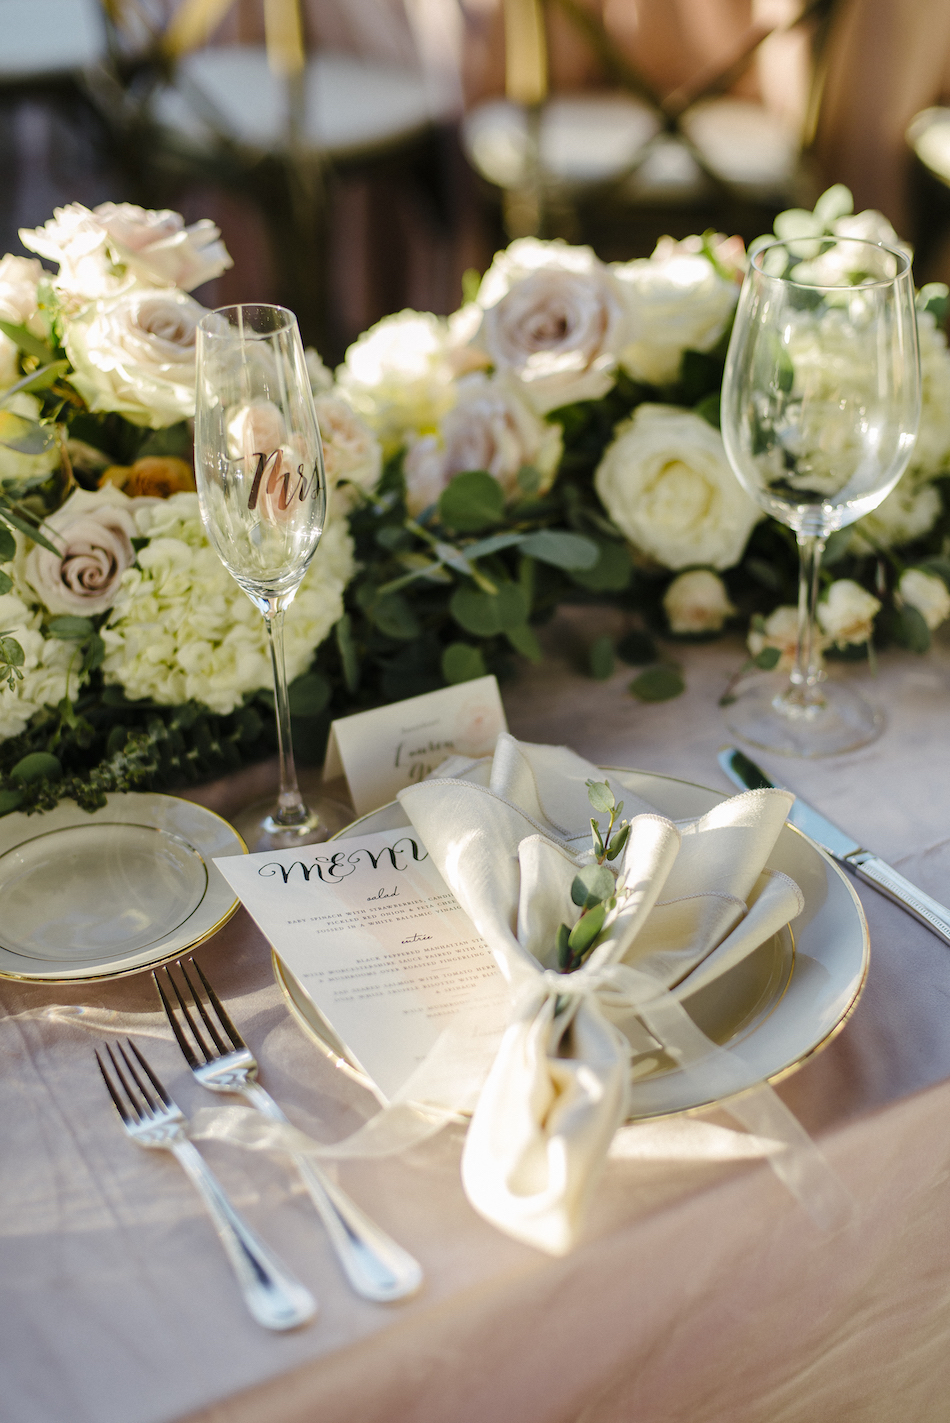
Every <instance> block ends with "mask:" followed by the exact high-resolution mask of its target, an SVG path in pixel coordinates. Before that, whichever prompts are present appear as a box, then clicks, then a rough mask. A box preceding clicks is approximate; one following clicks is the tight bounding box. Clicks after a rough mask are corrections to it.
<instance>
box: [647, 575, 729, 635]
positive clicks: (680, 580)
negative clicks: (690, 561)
mask: <svg viewBox="0 0 950 1423" xmlns="http://www.w3.org/2000/svg"><path fill="white" fill-rule="evenodd" d="M663 610H664V612H665V613H666V617H667V621H668V622H669V625H670V631H671V632H679V633H701V632H721V631H722V629H723V627H724V626H725V623H726V622H727V620H728V619H729V618H731V617H732V616H733V614H734V613H735V611H736V610H735V608H734V607H733V604H732V602H731V600H730V598H729V594H728V592H727V591H726V585H725V583H723V581H722V579H721V578H720V577H719V576H718V575H717V574H715V573H713V572H711V570H710V569H708V568H691V569H690V570H689V572H688V573H681V574H680V575H679V577H677V578H674V579H673V582H672V583H671V584H670V586H669V588H667V590H666V592H665V594H664V595H663Z"/></svg>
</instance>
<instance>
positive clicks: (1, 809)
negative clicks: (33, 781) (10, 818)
mask: <svg viewBox="0 0 950 1423" xmlns="http://www.w3.org/2000/svg"><path fill="white" fill-rule="evenodd" d="M22 804H23V792H22V791H0V815H9V814H10V812H11V810H16V809H17V807H18V806H20V805H22Z"/></svg>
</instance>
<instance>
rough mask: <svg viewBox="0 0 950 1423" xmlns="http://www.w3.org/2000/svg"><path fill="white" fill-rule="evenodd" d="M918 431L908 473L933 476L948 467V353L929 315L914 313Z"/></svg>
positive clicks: (927, 312)
mask: <svg viewBox="0 0 950 1423" xmlns="http://www.w3.org/2000/svg"><path fill="white" fill-rule="evenodd" d="M917 338H918V341H919V343H920V428H919V429H918V431H917V440H916V443H915V444H914V450H913V453H912V455H911V457H910V469H911V470H920V471H921V472H922V473H924V474H927V475H934V474H937V473H939V472H940V471H941V470H944V469H946V468H947V467H948V466H950V352H948V350H947V338H946V335H945V333H944V332H943V331H942V330H941V329H940V328H939V327H938V326H937V322H936V319H935V317H934V315H933V313H932V312H930V311H921V312H918V313H917Z"/></svg>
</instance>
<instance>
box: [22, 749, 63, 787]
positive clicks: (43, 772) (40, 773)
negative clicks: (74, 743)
mask: <svg viewBox="0 0 950 1423" xmlns="http://www.w3.org/2000/svg"><path fill="white" fill-rule="evenodd" d="M62 774H63V767H62V763H61V762H60V761H59V758H58V757H56V756H52V755H51V754H50V753H49V752H48V751H33V752H31V754H30V755H29V756H24V757H23V759H22V761H18V762H17V763H16V765H15V766H14V767H13V769H12V770H11V772H10V779H11V780H13V781H23V782H25V783H26V784H27V785H29V783H30V782H31V781H38V780H41V779H43V778H45V779H46V780H50V781H57V780H59V778H60V776H61V775H62Z"/></svg>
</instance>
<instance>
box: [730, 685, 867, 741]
mask: <svg viewBox="0 0 950 1423" xmlns="http://www.w3.org/2000/svg"><path fill="white" fill-rule="evenodd" d="M789 690H790V688H789V683H788V679H787V678H784V677H756V678H755V679H754V680H752V681H751V682H749V683H748V684H747V685H746V686H745V687H744V688H743V689H741V690H740V691H739V692H737V694H736V698H735V701H734V702H732V703H730V705H729V706H728V707H726V708H725V709H724V717H725V722H726V725H727V726H728V728H729V730H730V731H731V732H732V733H733V735H734V736H738V737H739V738H741V740H743V741H747V742H749V743H750V745H752V746H756V747H759V748H760V749H761V750H763V751H772V752H775V753H776V754H777V755H779V756H802V757H806V758H811V757H816V756H836V755H840V754H841V753H842V752H845V751H856V750H857V749H858V747H859V746H867V745H868V743H869V742H871V741H875V740H876V739H877V737H878V736H880V734H881V732H882V731H883V730H884V714H883V712H880V711H878V710H877V708H875V707H872V706H871V705H870V704H869V703H868V702H866V701H865V700H864V698H863V697H862V696H861V695H860V693H858V692H856V691H854V690H853V688H851V687H848V686H846V685H845V684H843V683H838V682H830V683H829V682H823V683H822V685H821V692H820V695H821V698H822V700H821V701H820V702H818V703H816V704H812V705H802V704H800V703H796V702H794V701H792V700H790V698H789V696H788V693H789Z"/></svg>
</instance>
